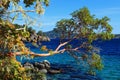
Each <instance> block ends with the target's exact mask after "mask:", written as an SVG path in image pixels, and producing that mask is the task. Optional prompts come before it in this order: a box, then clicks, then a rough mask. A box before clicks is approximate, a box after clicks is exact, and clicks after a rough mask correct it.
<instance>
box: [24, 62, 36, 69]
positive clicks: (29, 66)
mask: <svg viewBox="0 0 120 80" xmlns="http://www.w3.org/2000/svg"><path fill="white" fill-rule="evenodd" d="M23 67H24V68H27V69H33V68H34V66H33V64H31V63H28V62H27V63H25V64H24V65H23Z"/></svg>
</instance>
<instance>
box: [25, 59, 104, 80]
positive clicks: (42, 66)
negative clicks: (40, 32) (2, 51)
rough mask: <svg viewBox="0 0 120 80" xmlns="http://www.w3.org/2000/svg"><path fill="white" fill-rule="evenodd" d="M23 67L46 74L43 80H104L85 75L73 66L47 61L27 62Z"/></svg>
mask: <svg viewBox="0 0 120 80" xmlns="http://www.w3.org/2000/svg"><path fill="white" fill-rule="evenodd" d="M23 66H24V67H25V68H26V69H35V70H38V71H39V72H41V73H43V74H46V75H47V76H46V77H45V78H44V79H42V80H53V78H54V79H55V78H57V79H56V80H68V79H70V80H102V79H101V78H98V77H97V76H92V75H89V74H87V73H83V72H82V71H81V70H77V69H74V67H72V66H69V65H62V64H61V65H57V64H50V62H49V61H47V60H44V61H42V62H35V63H29V62H26V63H24V64H23ZM63 74H64V76H63Z"/></svg>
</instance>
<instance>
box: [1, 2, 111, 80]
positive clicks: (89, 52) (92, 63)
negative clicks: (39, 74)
mask: <svg viewBox="0 0 120 80" xmlns="http://www.w3.org/2000/svg"><path fill="white" fill-rule="evenodd" d="M21 1H23V2H22V3H24V5H25V8H24V7H23V6H20V4H19V3H20V2H21ZM48 5H49V0H1V1H0V72H1V73H0V77H2V75H3V74H4V73H5V75H4V76H3V77H2V79H4V80H8V79H24V80H30V79H31V76H27V75H26V73H25V70H24V69H23V67H22V66H21V64H20V63H19V62H17V61H16V58H15V57H16V56H17V55H26V56H29V55H30V56H42V57H43V56H51V55H54V54H59V53H63V52H67V53H69V54H70V55H71V56H73V57H74V58H75V59H76V60H80V61H83V62H85V63H86V64H87V65H88V67H89V71H88V72H89V73H90V74H93V75H94V74H95V70H101V69H102V68H103V65H102V60H101V57H100V55H99V51H98V49H97V48H96V47H95V46H94V45H92V42H93V41H95V40H97V39H103V40H106V39H111V38H113V34H111V32H112V27H111V25H110V24H109V23H108V21H109V18H108V17H106V16H105V17H103V18H102V19H98V18H95V15H91V14H90V12H89V10H88V8H86V7H84V8H81V9H80V10H77V11H74V12H73V13H71V16H72V18H71V19H62V20H60V21H58V22H57V24H56V28H55V29H54V31H56V32H57V33H59V34H61V37H60V38H62V40H63V39H67V40H65V41H64V40H63V41H61V42H60V44H59V45H58V46H57V47H56V49H55V50H48V49H47V48H46V46H43V47H41V50H45V51H46V52H47V53H43V54H36V53H34V52H32V51H30V50H29V48H27V47H26V46H25V44H24V43H23V41H22V40H21V38H22V37H25V38H27V37H29V36H30V33H29V32H28V31H27V30H26V29H27V24H28V23H27V24H25V25H24V27H19V26H18V25H14V24H13V23H12V22H13V21H14V20H15V19H16V18H17V16H18V15H19V13H20V14H22V16H23V17H24V18H25V19H26V18H27V19H29V17H28V16H27V12H36V13H38V14H42V13H43V12H44V9H43V6H48ZM11 7H12V8H11ZM27 7H32V8H34V9H33V10H29V9H27ZM11 9H12V10H11ZM11 13H15V14H14V16H10V14H11ZM29 30H32V29H31V28H29ZM39 33H41V32H39ZM75 39H78V40H80V41H81V42H80V44H79V45H77V46H75V47H72V45H71V43H70V42H71V41H73V40H75ZM61 47H62V48H61ZM82 50H85V51H82ZM11 62H12V63H11ZM8 63H9V64H8ZM4 64H6V67H3V66H4ZM10 65H16V66H13V67H9V66H10ZM13 68H15V69H14V70H13ZM19 69H22V70H21V72H20V70H19ZM19 72H20V73H19ZM11 73H13V74H12V75H11ZM23 73H24V75H22V74H23Z"/></svg>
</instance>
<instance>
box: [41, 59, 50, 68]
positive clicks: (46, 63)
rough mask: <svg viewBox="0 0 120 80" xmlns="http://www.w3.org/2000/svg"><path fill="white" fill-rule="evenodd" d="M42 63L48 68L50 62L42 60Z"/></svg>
mask: <svg viewBox="0 0 120 80" xmlns="http://www.w3.org/2000/svg"><path fill="white" fill-rule="evenodd" d="M42 63H43V64H44V65H45V68H46V69H50V62H49V61H47V60H44V61H43V62H42Z"/></svg>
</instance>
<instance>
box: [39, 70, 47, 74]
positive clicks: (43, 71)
mask: <svg viewBox="0 0 120 80" xmlns="http://www.w3.org/2000/svg"><path fill="white" fill-rule="evenodd" d="M39 71H40V72H41V73H45V74H46V73H47V72H48V71H47V70H46V69H41V70H39Z"/></svg>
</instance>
